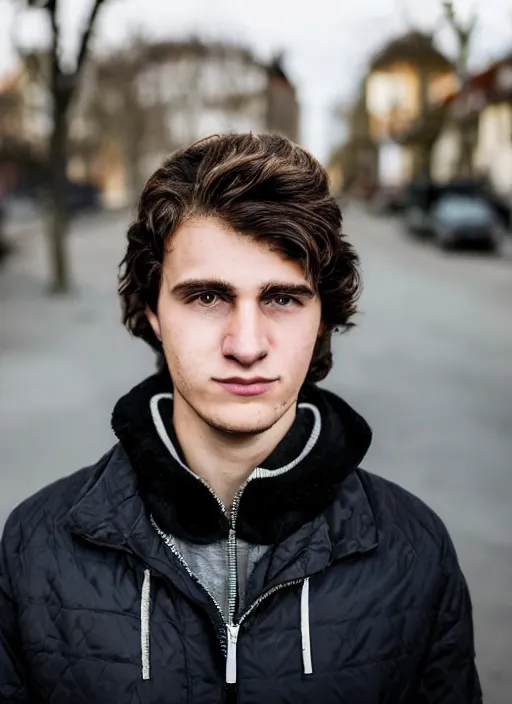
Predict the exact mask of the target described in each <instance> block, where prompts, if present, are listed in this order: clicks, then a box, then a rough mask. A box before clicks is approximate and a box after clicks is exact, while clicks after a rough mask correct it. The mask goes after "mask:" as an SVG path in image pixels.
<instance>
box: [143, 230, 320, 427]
mask: <svg viewBox="0 0 512 704" xmlns="http://www.w3.org/2000/svg"><path fill="white" fill-rule="evenodd" d="M147 315H148V318H149V321H150V323H151V325H152V327H153V329H154V331H155V333H156V335H157V337H159V338H160V339H161V340H162V344H163V349H164V353H165V357H166V360H167V364H168V367H169V370H170V373H171V376H172V380H173V385H174V393H175V397H176V403H178V399H179V402H180V404H181V402H182V401H184V402H185V403H186V404H188V406H189V409H191V410H192V411H193V412H194V413H195V414H196V415H197V416H199V418H201V419H202V420H203V421H204V422H206V423H207V424H208V425H209V426H211V427H213V428H216V429H218V430H221V431H227V432H231V433H258V432H263V431H265V430H267V429H269V428H270V427H272V426H273V425H274V423H276V422H277V421H278V420H279V419H280V418H281V417H282V416H283V415H284V414H285V413H286V412H287V411H288V410H289V409H291V408H292V406H293V405H294V404H295V401H296V399H297V395H298V392H299V390H300V387H301V386H302V384H303V382H304V379H305V376H306V374H307V371H308V368H309V365H310V362H311V357H312V354H313V349H314V346H315V342H316V340H317V337H318V335H319V331H320V325H321V304H320V299H319V297H318V296H317V295H316V294H315V293H314V291H313V289H312V288H311V285H310V284H309V283H308V281H307V280H306V278H305V276H304V272H303V271H302V268H301V266H300V265H299V264H298V263H297V262H294V261H290V260H287V259H285V258H284V257H282V256H281V255H280V254H278V253H276V252H273V251H271V250H270V249H269V247H268V245H266V244H264V243H257V242H255V241H254V240H252V239H251V238H250V237H248V236H246V235H237V234H236V233H235V232H234V231H233V230H231V229H230V228H229V226H227V225H225V224H224V223H222V222H220V221H219V220H216V219H213V218H194V219H191V220H188V221H187V222H185V223H184V224H182V225H181V226H180V227H179V228H178V229H177V231H176V232H175V233H174V235H173V237H172V240H171V245H170V247H169V250H168V251H167V253H166V255H165V259H164V262H163V265H162V284H161V289H160V294H159V298H158V305H157V312H156V314H155V313H153V312H151V311H150V310H149V309H148V311H147Z"/></svg>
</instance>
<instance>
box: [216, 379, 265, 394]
mask: <svg viewBox="0 0 512 704" xmlns="http://www.w3.org/2000/svg"><path fill="white" fill-rule="evenodd" d="M214 381H216V382H217V383H218V384H220V385H221V386H222V387H223V388H224V389H226V391H229V393H232V394H234V395H235V396H260V395H261V394H264V393H265V391H267V390H268V389H269V388H270V386H271V385H272V384H274V383H275V382H276V381H277V379H268V378H266V377H261V376H255V377H252V378H250V379H247V378H245V377H239V376H232V377H229V378H228V379H214Z"/></svg>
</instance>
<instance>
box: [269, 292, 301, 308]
mask: <svg viewBox="0 0 512 704" xmlns="http://www.w3.org/2000/svg"><path fill="white" fill-rule="evenodd" d="M271 300H272V302H273V303H275V304H276V305H277V306H279V307H280V308H288V307H289V306H291V305H293V304H294V303H297V302H298V301H297V299H296V298H293V296H285V295H284V294H282V295H280V296H279V295H278V296H274V297H273V298H272V299H271Z"/></svg>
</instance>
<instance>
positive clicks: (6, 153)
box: [0, 65, 50, 194]
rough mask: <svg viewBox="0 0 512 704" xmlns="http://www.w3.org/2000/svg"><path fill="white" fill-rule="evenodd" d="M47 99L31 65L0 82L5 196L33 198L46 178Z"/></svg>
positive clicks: (0, 173)
mask: <svg viewBox="0 0 512 704" xmlns="http://www.w3.org/2000/svg"><path fill="white" fill-rule="evenodd" d="M44 97H45V96H44V95H41V93H40V92H39V91H38V90H37V86H36V85H35V84H34V82H33V80H32V78H31V74H30V70H29V66H28V65H24V66H23V67H20V68H18V69H17V70H15V71H12V72H11V73H9V74H8V75H6V76H4V77H3V79H2V81H1V82H0V187H1V188H2V190H3V191H4V192H12V191H16V192H20V193H26V194H31V193H32V192H33V191H34V190H35V189H37V187H38V186H39V184H40V183H41V182H42V181H44V179H45V178H46V174H47V169H46V154H45V143H46V137H47V135H48V131H49V128H50V115H49V105H46V104H44Z"/></svg>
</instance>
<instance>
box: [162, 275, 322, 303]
mask: <svg viewBox="0 0 512 704" xmlns="http://www.w3.org/2000/svg"><path fill="white" fill-rule="evenodd" d="M205 291H211V292H214V293H222V294H224V295H225V296H230V297H232V298H234V297H236V295H237V290H236V288H235V287H234V286H233V284H230V283H229V282H228V281H224V280H223V279H188V280H186V281H181V282H180V283H179V284H176V285H175V286H173V288H172V289H171V294H172V295H173V296H176V297H178V298H189V297H190V296H193V295H196V294H199V293H204V292H205ZM259 295H260V296H261V298H268V297H270V296H276V295H285V296H297V297H300V298H314V297H315V292H314V291H313V289H312V288H311V287H310V286H308V285H307V284H293V283H290V282H287V281H267V283H265V284H263V285H262V286H261V287H260V290H259Z"/></svg>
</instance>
